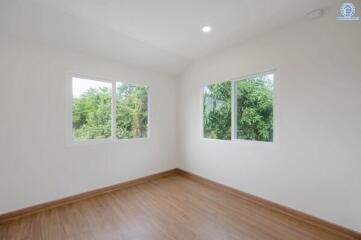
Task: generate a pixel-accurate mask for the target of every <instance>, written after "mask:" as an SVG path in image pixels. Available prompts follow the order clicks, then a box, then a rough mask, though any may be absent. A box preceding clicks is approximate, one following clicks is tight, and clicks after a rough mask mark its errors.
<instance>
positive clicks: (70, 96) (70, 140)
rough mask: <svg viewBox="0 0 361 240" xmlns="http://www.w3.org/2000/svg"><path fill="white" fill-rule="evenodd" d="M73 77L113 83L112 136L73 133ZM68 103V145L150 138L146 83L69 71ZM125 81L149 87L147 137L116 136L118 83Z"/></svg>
mask: <svg viewBox="0 0 361 240" xmlns="http://www.w3.org/2000/svg"><path fill="white" fill-rule="evenodd" d="M73 78H80V79H84V80H93V81H99V82H105V83H111V84H112V101H111V104H112V105H111V107H112V111H111V136H110V137H109V138H103V139H84V140H81V139H75V138H74V135H73V86H72V82H73ZM66 80H67V81H66V82H67V87H66V104H67V114H66V129H67V131H66V132H67V133H66V135H67V136H66V139H67V140H66V142H67V145H70V146H73V145H79V144H104V143H117V142H123V141H125V142H128V141H144V140H148V139H149V138H150V87H149V86H148V85H145V84H139V83H131V82H124V81H120V80H114V79H109V78H105V77H96V76H94V75H93V76H90V75H86V74H78V73H67V74H66ZM117 83H123V84H131V85H133V86H139V87H145V88H146V89H147V114H148V123H147V136H146V137H142V138H140V137H137V138H122V139H119V138H117V136H116V84H117Z"/></svg>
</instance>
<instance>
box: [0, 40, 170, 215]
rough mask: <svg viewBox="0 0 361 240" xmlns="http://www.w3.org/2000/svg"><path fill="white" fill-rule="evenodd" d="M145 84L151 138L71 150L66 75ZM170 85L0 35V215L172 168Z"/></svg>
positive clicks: (117, 66) (116, 66)
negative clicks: (82, 75)
mask: <svg viewBox="0 0 361 240" xmlns="http://www.w3.org/2000/svg"><path fill="white" fill-rule="evenodd" d="M68 71H70V72H74V73H82V74H87V75H90V76H93V75H94V76H102V77H106V78H109V79H115V80H121V81H127V82H134V83H141V84H146V85H148V86H149V88H150V90H149V91H150V104H151V105H150V125H149V129H150V131H151V132H150V133H151V135H150V138H149V139H144V140H129V141H121V142H116V143H103V144H83V145H75V146H69V145H68V144H67V141H66V132H67V130H68V129H66V123H65V121H66V110H67V106H66V103H67V99H66V96H68V94H67V92H66V91H67V90H69V89H66V86H67V84H66V81H67V79H66V72H68ZM174 108H175V82H174V79H172V78H171V77H168V76H165V75H164V76H163V75H160V74H155V73H150V72H145V71H142V70H140V69H132V68H131V67H126V66H123V65H121V64H117V63H114V62H109V61H105V60H102V59H97V58H93V57H87V56H84V55H81V54H76V53H70V52H66V51H63V50H60V49H58V50H57V49H52V48H48V47H46V46H40V45H37V44H32V43H30V42H22V41H20V40H16V39H13V38H10V37H6V36H0V214H1V213H5V212H9V211H12V210H16V209H19V208H23V207H27V206H32V205H34V204H38V203H43V202H47V201H51V200H55V199H59V198H63V197H66V196H70V195H74V194H77V193H81V192H85V191H89V190H93V189H96V188H100V187H104V186H109V185H111V184H116V183H119V182H123V181H126V180H130V179H134V178H138V177H142V176H145V175H149V174H153V173H157V172H160V171H165V170H168V169H172V168H174V167H175V166H176V161H175V160H176V156H175V148H176V146H175V138H174V136H175V133H174V129H175V110H174Z"/></svg>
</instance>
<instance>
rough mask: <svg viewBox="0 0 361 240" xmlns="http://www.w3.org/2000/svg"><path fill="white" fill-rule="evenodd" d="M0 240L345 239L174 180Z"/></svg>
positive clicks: (22, 227) (14, 226) (104, 199)
mask: <svg viewBox="0 0 361 240" xmlns="http://www.w3.org/2000/svg"><path fill="white" fill-rule="evenodd" d="M0 239H1V240H5V239H6V240H15V239H16V240H24V239H29V240H30V239H34V240H42V239H51V240H57V239H61V240H65V239H70V240H75V239H76V240H78V239H86V240H93V239H97V240H98V239H99V240H103V239H126V240H142V239H154V240H162V239H186V240H192V239H204V240H212V239H215V240H223V239H242V240H248V239H262V240H267V239H287V240H296V239H300V240H307V239H327V240H334V239H351V238H347V237H345V236H336V235H334V234H333V233H331V232H327V231H326V230H322V229H318V228H316V227H314V226H311V225H306V224H305V223H302V222H299V221H297V220H295V219H292V218H290V217H287V216H285V215H282V214H280V213H277V212H274V211H272V210H269V209H265V208H262V207H260V206H257V205H255V204H254V203H251V202H249V201H246V200H242V199H241V198H238V197H236V196H234V195H231V194H228V193H224V192H221V191H219V190H216V189H213V188H211V187H208V186H205V185H202V184H201V183H198V182H196V181H193V180H190V179H188V178H186V177H183V176H180V175H177V174H175V175H171V176H168V177H165V178H161V179H158V180H155V181H151V182H148V183H144V184H141V185H137V186H133V187H130V188H127V189H123V190H119V191H115V192H111V193H108V194H105V195H102V196H99V197H95V198H91V199H88V200H83V201H81V202H78V203H74V204H71V205H67V206H62V207H58V208H56V209H52V210H48V211H45V212H41V213H38V214H36V215H32V216H28V217H24V218H22V219H19V220H16V221H12V222H8V223H5V224H2V225H0Z"/></svg>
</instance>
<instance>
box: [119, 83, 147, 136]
mask: <svg viewBox="0 0 361 240" xmlns="http://www.w3.org/2000/svg"><path fill="white" fill-rule="evenodd" d="M116 93H117V99H116V101H117V104H116V116H117V118H116V123H117V138H120V139H124V138H142V137H147V128H148V89H147V88H146V87H143V86H134V85H131V84H123V83H117V92H116Z"/></svg>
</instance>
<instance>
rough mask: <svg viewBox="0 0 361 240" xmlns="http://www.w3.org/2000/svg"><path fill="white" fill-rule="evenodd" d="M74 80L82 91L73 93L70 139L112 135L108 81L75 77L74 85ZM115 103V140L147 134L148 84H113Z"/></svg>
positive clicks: (145, 135) (110, 94) (110, 99)
mask: <svg viewBox="0 0 361 240" xmlns="http://www.w3.org/2000/svg"><path fill="white" fill-rule="evenodd" d="M74 81H77V82H75V85H73V88H74V86H77V87H79V86H80V88H81V90H82V92H81V93H80V92H76V94H75V95H74V96H73V103H72V116H73V138H74V139H77V140H86V139H104V138H110V137H111V135H112V127H111V126H112V88H111V84H109V87H104V85H106V84H107V83H102V82H97V81H91V80H85V79H75V80H73V84H74ZM75 88H76V87H75ZM84 89H85V90H84ZM73 91H74V89H73ZM75 91H76V90H75ZM73 94H74V93H73ZM115 102H116V107H115V108H116V109H115V110H116V111H115V119H116V129H115V135H116V137H117V138H118V139H129V138H143V137H147V125H148V93H147V87H142V86H134V85H131V84H122V83H116V99H115Z"/></svg>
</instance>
